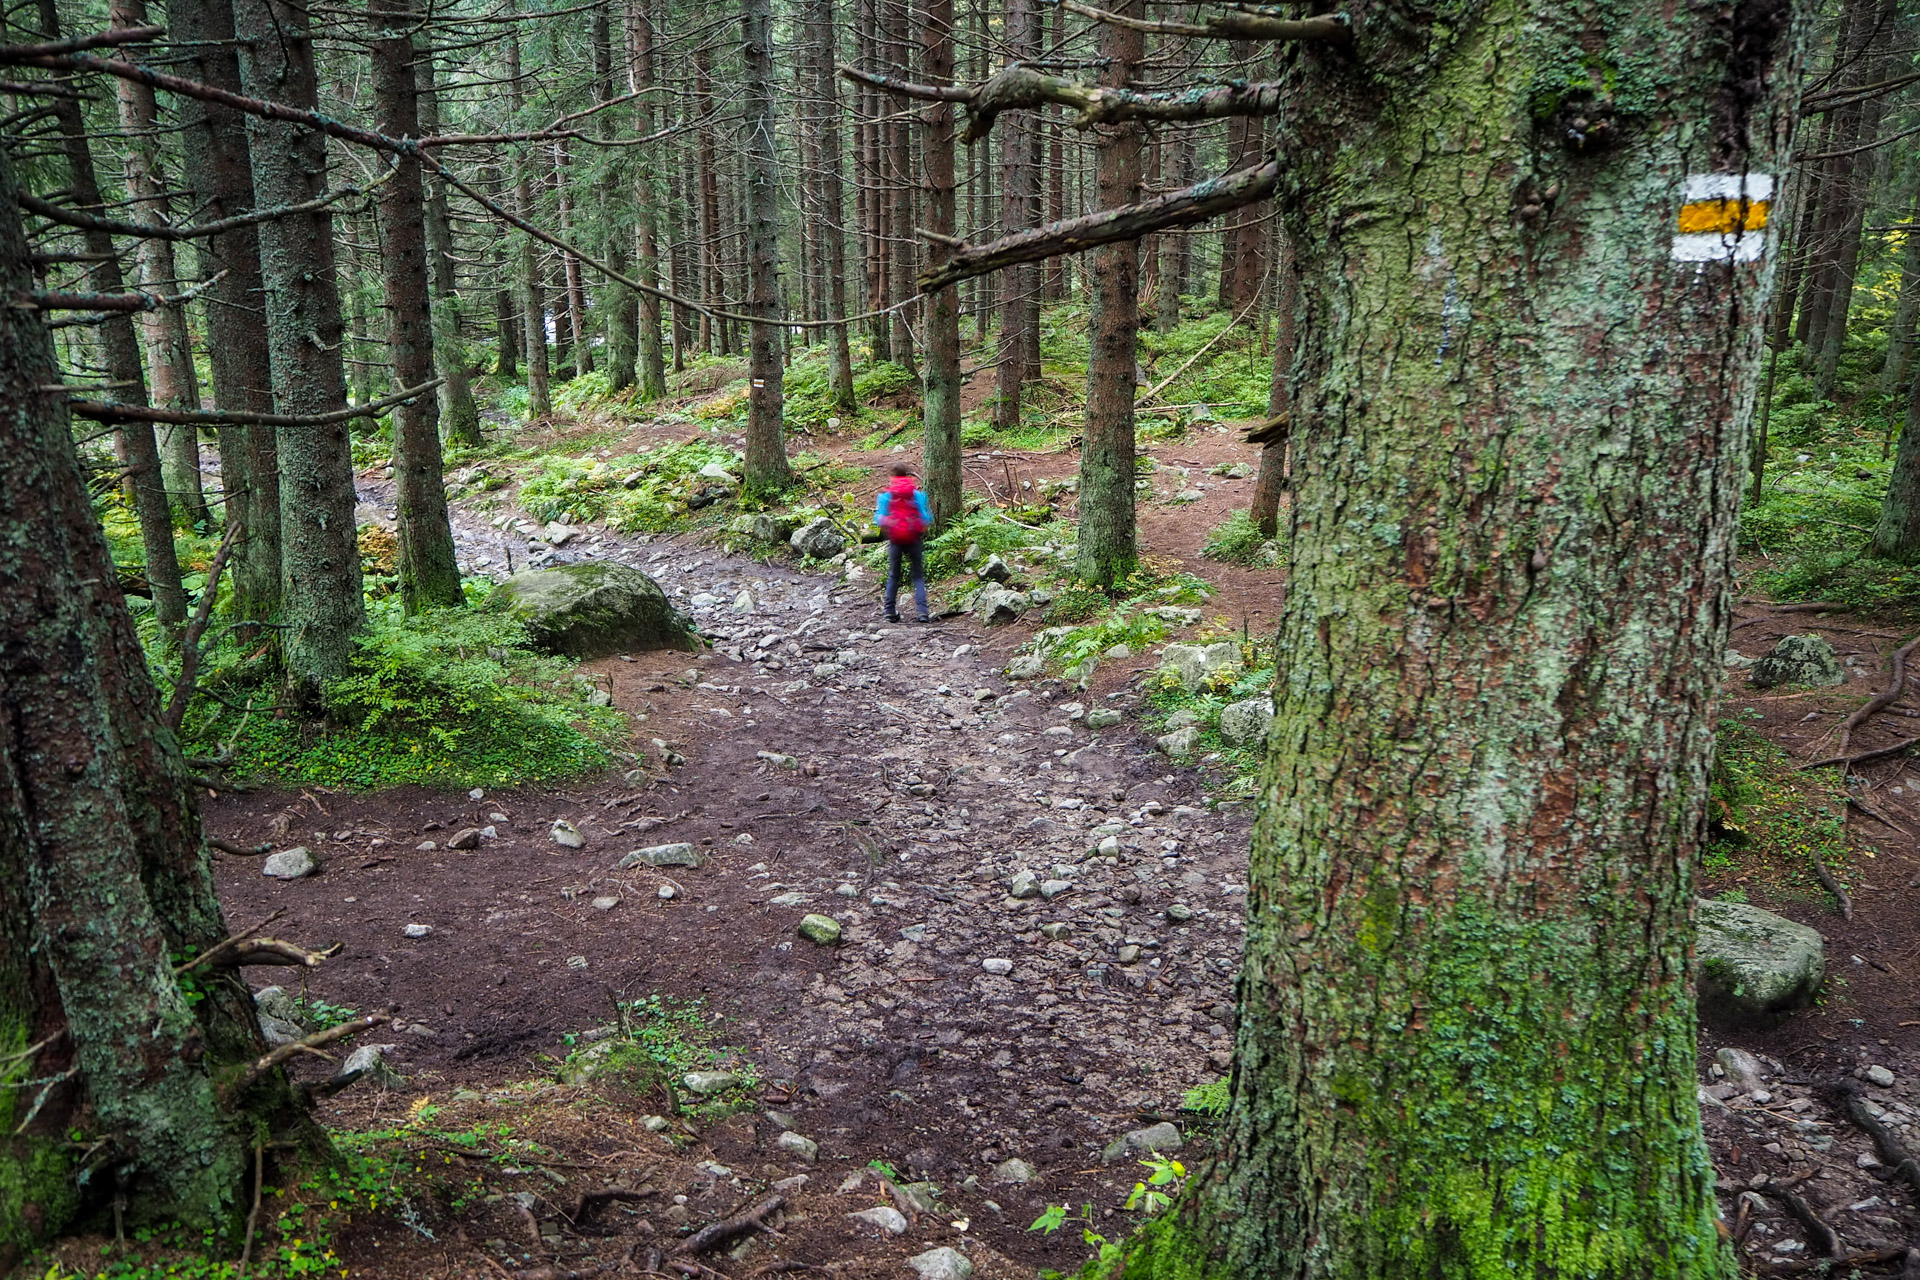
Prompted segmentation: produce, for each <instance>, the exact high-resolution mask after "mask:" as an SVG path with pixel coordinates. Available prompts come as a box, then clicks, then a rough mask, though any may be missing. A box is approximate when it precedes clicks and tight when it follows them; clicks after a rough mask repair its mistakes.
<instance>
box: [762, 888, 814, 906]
mask: <svg viewBox="0 0 1920 1280" xmlns="http://www.w3.org/2000/svg"><path fill="white" fill-rule="evenodd" d="M806 903H807V895H806V894H804V893H801V892H800V891H799V890H798V889H790V890H788V891H787V892H786V893H777V894H775V895H774V896H773V897H771V898H768V899H767V905H768V906H770V907H800V906H805V905H806Z"/></svg>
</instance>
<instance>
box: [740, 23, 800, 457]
mask: <svg viewBox="0 0 1920 1280" xmlns="http://www.w3.org/2000/svg"><path fill="white" fill-rule="evenodd" d="M740 25H741V35H742V43H741V55H742V57H743V59H744V60H745V63H746V87H747V115H746V126H747V146H746V153H747V180H746V188H747V191H746V197H747V198H746V214H747V289H748V296H747V310H748V312H749V313H750V314H751V315H753V316H754V317H755V323H754V324H753V326H752V328H751V331H750V332H749V333H748V335H747V373H748V377H749V378H750V379H751V381H750V382H749V383H748V391H747V447H746V455H747V456H746V475H745V476H744V477H743V478H742V480H743V486H742V487H743V488H744V489H745V490H746V491H747V492H748V493H755V494H775V493H783V492H785V491H786V490H787V489H789V488H791V487H792V485H793V472H792V471H791V470H790V469H789V468H788V466H787V444H786V439H785V437H784V433H783V432H782V430H781V416H782V414H783V412H784V409H785V397H784V396H783V395H782V394H781V391H782V387H781V384H782V381H783V379H784V376H785V362H784V361H783V360H782V359H781V351H782V347H783V345H784V344H783V341H782V336H781V335H782V330H781V327H780V260H779V254H780V204H779V200H780V158H779V155H778V154H777V153H776V151H775V149H774V138H773V131H774V109H773V93H774V85H773V3H772V0H742V2H741V7H740Z"/></svg>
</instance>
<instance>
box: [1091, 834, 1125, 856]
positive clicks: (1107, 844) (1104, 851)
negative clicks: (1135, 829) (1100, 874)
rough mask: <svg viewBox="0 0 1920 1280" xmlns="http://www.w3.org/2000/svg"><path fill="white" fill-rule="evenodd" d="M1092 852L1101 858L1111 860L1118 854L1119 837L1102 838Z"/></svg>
mask: <svg viewBox="0 0 1920 1280" xmlns="http://www.w3.org/2000/svg"><path fill="white" fill-rule="evenodd" d="M1094 850H1095V851H1096V852H1098V853H1099V854H1101V855H1102V856H1103V857H1108V858H1111V857H1113V856H1114V855H1115V854H1118V853H1119V852H1120V837H1119V836H1104V837H1102V838H1101V840H1100V843H1099V844H1097V845H1095V846H1094Z"/></svg>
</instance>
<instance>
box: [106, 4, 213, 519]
mask: <svg viewBox="0 0 1920 1280" xmlns="http://www.w3.org/2000/svg"><path fill="white" fill-rule="evenodd" d="M107 14H108V22H109V23H110V25H112V26H114V27H116V28H128V27H143V26H145V25H147V6H146V3H145V0H113V3H111V4H109V5H108V7H107ZM113 89H114V99H115V102H116V104H117V106H118V108H119V115H120V129H121V132H122V133H123V134H124V135H125V142H124V144H123V150H122V167H123V168H124V170H125V173H126V178H127V194H128V196H130V197H131V198H132V204H131V205H130V206H129V211H130V212H132V213H133V214H134V215H135V216H136V217H138V218H139V219H140V220H142V221H145V222H154V223H166V222H171V221H172V213H173V201H172V200H171V199H169V198H168V196H167V191H166V185H165V180H164V177H163V175H162V173H161V169H160V149H159V146H158V145H157V143H156V141H155V138H156V136H157V134H158V126H159V114H160V113H159V110H158V108H157V107H156V105H155V103H154V99H153V90H152V89H151V88H149V87H148V86H147V85H144V84H139V83H137V82H135V81H132V80H119V79H116V80H115V81H114V86H113ZM173 244H174V242H173V241H171V240H162V239H159V238H157V237H156V238H154V239H150V240H142V241H141V242H140V246H139V254H140V287H141V288H142V289H144V290H146V291H148V292H150V293H166V292H169V291H171V290H172V289H173V288H174V283H173V282H174V280H175V279H176V278H177V277H178V274H179V273H178V272H177V271H176V270H175V268H174V253H173ZM142 328H143V331H144V336H145V338H146V345H147V367H148V370H149V372H150V374H151V376H152V382H153V398H154V400H155V401H156V402H158V403H159V404H160V405H161V406H162V407H163V408H168V409H187V410H193V411H198V410H199V408H200V381H199V378H198V377H196V376H195V373H194V368H193V333H192V331H191V330H190V329H189V327H188V325H187V311H186V308H185V307H163V308H161V309H160V310H158V311H150V312H148V313H147V314H146V317H145V323H144V325H143V326H142ZM155 431H156V433H157V435H158V436H159V443H160V474H161V478H162V483H163V484H164V485H165V487H166V491H167V497H168V499H169V501H170V504H171V506H172V508H173V510H174V513H175V515H176V516H177V517H178V520H179V523H180V524H181V525H183V526H184V527H186V528H189V529H206V528H209V527H211V525H212V521H213V515H212V513H211V512H210V511H209V510H208V509H207V497H206V493H205V492H204V491H203V489H202V487H201V483H200V434H199V431H198V429H197V428H194V427H191V426H177V425H163V426H157V427H156V428H155Z"/></svg>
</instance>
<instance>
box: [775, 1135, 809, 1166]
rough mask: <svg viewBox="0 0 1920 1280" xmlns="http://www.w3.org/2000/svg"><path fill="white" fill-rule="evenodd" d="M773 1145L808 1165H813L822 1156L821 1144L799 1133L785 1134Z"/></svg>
mask: <svg viewBox="0 0 1920 1280" xmlns="http://www.w3.org/2000/svg"><path fill="white" fill-rule="evenodd" d="M773 1145H774V1146H776V1147H778V1148H779V1149H780V1150H782V1151H785V1152H788V1153H789V1154H791V1155H796V1156H798V1157H800V1159H801V1160H803V1161H805V1162H806V1163H807V1164H812V1163H813V1162H814V1161H815V1160H816V1159H818V1158H819V1156H820V1144H819V1143H817V1142H815V1141H814V1140H813V1139H812V1138H808V1137H804V1136H802V1135H801V1134H797V1133H792V1132H788V1133H783V1134H781V1135H780V1136H779V1137H777V1138H775V1139H774V1140H773Z"/></svg>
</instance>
